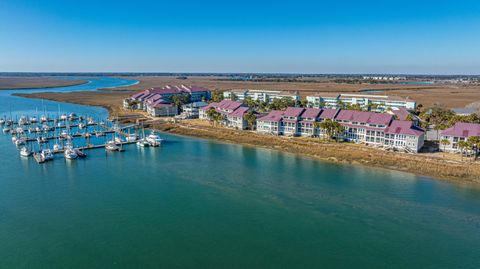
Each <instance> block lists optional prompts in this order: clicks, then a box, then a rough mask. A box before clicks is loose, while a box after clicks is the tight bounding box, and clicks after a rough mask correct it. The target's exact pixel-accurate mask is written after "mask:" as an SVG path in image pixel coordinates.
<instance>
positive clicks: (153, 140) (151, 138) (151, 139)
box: [146, 131, 163, 147]
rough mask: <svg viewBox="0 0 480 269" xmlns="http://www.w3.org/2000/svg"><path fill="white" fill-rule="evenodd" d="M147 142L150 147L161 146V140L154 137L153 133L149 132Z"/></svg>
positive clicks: (156, 136) (158, 137)
mask: <svg viewBox="0 0 480 269" xmlns="http://www.w3.org/2000/svg"><path fill="white" fill-rule="evenodd" d="M146 139H147V142H148V143H150V146H152V147H158V146H160V145H161V144H162V140H163V139H161V138H160V136H158V135H156V134H155V132H153V131H152V132H151V133H150V135H149V136H147V138H146Z"/></svg>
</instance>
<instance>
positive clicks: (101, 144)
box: [0, 113, 162, 164]
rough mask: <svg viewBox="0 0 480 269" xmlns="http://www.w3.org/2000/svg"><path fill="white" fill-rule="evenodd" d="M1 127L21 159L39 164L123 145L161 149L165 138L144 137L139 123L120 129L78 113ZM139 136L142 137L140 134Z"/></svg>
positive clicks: (8, 120)
mask: <svg viewBox="0 0 480 269" xmlns="http://www.w3.org/2000/svg"><path fill="white" fill-rule="evenodd" d="M0 126H2V127H3V133H4V134H5V135H11V138H12V143H13V144H14V145H15V146H16V147H17V148H18V150H19V154H20V156H21V157H25V158H29V157H32V156H33V158H34V159H35V161H36V162H37V163H39V164H43V163H45V162H47V161H53V160H54V159H55V155H63V156H64V158H65V160H74V159H77V158H85V157H87V154H86V153H85V151H88V150H92V149H105V151H109V152H115V151H117V152H123V151H124V148H123V146H124V145H129V144H137V145H138V146H139V147H159V146H160V145H161V142H162V139H161V138H160V136H159V135H158V134H155V132H153V131H152V132H151V133H150V134H149V135H146V134H145V129H144V128H143V127H142V126H140V125H139V124H131V125H128V126H119V125H118V122H117V123H115V122H113V121H112V120H109V119H102V120H95V119H93V118H91V117H84V116H77V114H74V113H72V114H69V115H66V114H62V115H60V116H58V117H55V118H51V117H49V116H42V117H40V120H38V118H37V117H36V116H29V117H27V116H21V117H20V118H19V119H15V120H14V119H12V118H6V117H4V118H1V120H0ZM138 133H140V134H138Z"/></svg>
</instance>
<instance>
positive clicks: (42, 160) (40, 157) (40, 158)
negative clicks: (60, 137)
mask: <svg viewBox="0 0 480 269" xmlns="http://www.w3.org/2000/svg"><path fill="white" fill-rule="evenodd" d="M33 158H34V159H35V161H37V163H45V162H46V161H47V160H46V159H45V156H43V155H42V153H38V152H35V153H34V154H33Z"/></svg>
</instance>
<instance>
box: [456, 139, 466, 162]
mask: <svg viewBox="0 0 480 269" xmlns="http://www.w3.org/2000/svg"><path fill="white" fill-rule="evenodd" d="M457 146H458V149H459V150H460V154H462V161H463V151H464V150H465V149H466V148H467V147H468V143H467V142H466V141H458V143H457Z"/></svg>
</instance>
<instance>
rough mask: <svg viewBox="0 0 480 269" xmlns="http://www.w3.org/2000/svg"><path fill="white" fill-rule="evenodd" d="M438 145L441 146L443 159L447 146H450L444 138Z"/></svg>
mask: <svg viewBox="0 0 480 269" xmlns="http://www.w3.org/2000/svg"><path fill="white" fill-rule="evenodd" d="M440 144H442V146H443V157H445V148H446V147H447V145H450V140H448V139H445V138H444V139H442V140H440Z"/></svg>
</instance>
